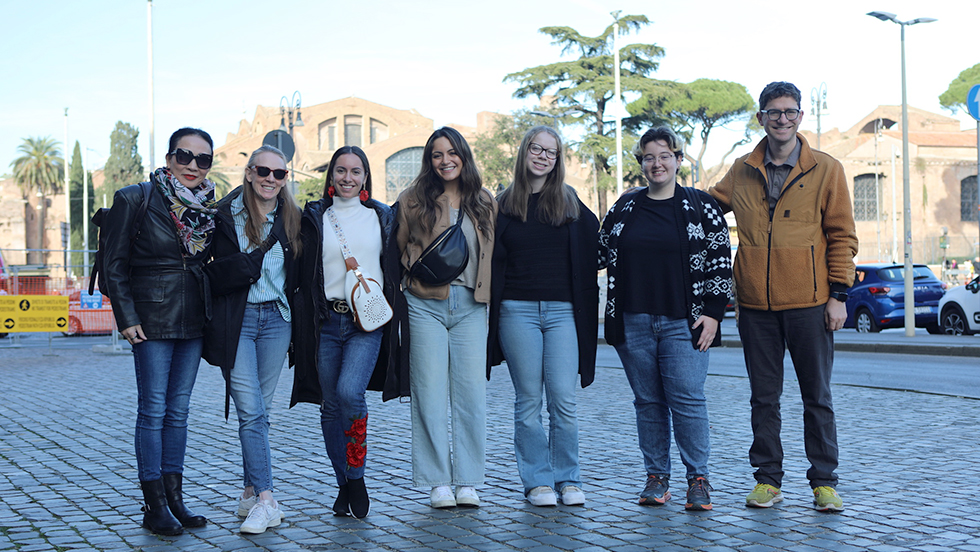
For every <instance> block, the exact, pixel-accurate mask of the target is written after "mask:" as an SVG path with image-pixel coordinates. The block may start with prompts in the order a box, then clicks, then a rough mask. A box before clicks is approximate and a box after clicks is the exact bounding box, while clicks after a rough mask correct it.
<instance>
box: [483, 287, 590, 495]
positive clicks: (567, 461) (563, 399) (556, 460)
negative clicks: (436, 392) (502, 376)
mask: <svg viewBox="0 0 980 552" xmlns="http://www.w3.org/2000/svg"><path fill="white" fill-rule="evenodd" d="M576 343H578V338H577V337H576V333H575V316H574V312H573V310H572V304H571V303H568V302H562V301H511V300H504V301H503V302H501V305H500V346H501V348H502V349H503V351H504V357H506V358H507V368H508V369H509V370H510V378H511V380H512V381H513V382H514V394H515V400H514V449H515V450H516V453H517V471H518V472H519V473H520V475H521V482H523V483H524V494H527V493H528V492H530V491H531V489H533V488H535V487H541V486H545V487H552V488H555V489H558V490H561V489H562V488H564V487H566V486H568V485H575V486H577V487H581V486H582V482H581V481H580V479H579V464H578V417H577V416H576V413H575V384H576V382H577V381H578V347H577V345H576ZM542 391H544V393H545V395H546V397H547V400H548V420H549V422H548V434H547V435H545V432H544V425H543V424H542V423H541V393H542Z"/></svg>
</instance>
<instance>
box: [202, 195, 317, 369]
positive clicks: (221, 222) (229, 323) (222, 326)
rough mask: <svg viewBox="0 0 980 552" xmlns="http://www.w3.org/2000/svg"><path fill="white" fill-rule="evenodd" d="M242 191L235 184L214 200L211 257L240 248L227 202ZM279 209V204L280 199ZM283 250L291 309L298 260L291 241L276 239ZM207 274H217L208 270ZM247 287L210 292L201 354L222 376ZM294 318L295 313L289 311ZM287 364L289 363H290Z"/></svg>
mask: <svg viewBox="0 0 980 552" xmlns="http://www.w3.org/2000/svg"><path fill="white" fill-rule="evenodd" d="M241 193H242V188H241V186H239V187H238V188H235V189H234V190H232V191H231V193H229V194H228V195H226V196H225V197H224V198H222V200H221V201H220V202H218V214H217V216H216V217H215V230H214V238H213V239H212V242H211V257H212V258H213V259H219V258H221V257H225V256H229V255H237V254H239V253H240V252H241V249H240V248H239V246H238V235H237V234H236V233H235V220H234V218H232V215H231V202H232V201H233V200H234V199H235V198H236V197H238V196H239V195H240V194H241ZM279 208H280V209H283V208H284V207H283V205H282V204H281V203H280V205H279ZM280 245H281V246H282V253H283V258H284V259H283V264H284V266H285V268H286V289H285V291H286V300H287V301H288V302H289V305H290V309H291V311H292V310H294V309H295V301H294V297H295V293H296V287H297V283H298V281H299V278H298V276H299V274H298V268H299V267H298V262H297V259H296V257H295V256H294V255H293V245H292V244H290V243H289V242H288V241H286V240H285V239H283V240H280ZM209 277H211V278H215V277H220V275H217V274H213V273H210V274H209ZM248 290H249V287H248V286H246V287H243V288H240V289H239V290H236V291H233V292H231V293H226V294H224V295H213V296H212V307H211V320H209V321H208V323H207V325H206V326H205V330H204V354H203V357H204V359H205V360H207V361H208V363H210V364H212V365H214V366H218V367H220V368H221V371H222V373H223V374H224V376H225V380H226V381H227V380H228V377H229V375H230V373H231V370H232V368H234V367H235V357H236V355H237V353H238V338H239V337H240V336H241V333H242V321H243V320H244V318H245V305H246V303H247V302H248ZM293 317H294V319H295V314H293ZM290 364H291V363H290Z"/></svg>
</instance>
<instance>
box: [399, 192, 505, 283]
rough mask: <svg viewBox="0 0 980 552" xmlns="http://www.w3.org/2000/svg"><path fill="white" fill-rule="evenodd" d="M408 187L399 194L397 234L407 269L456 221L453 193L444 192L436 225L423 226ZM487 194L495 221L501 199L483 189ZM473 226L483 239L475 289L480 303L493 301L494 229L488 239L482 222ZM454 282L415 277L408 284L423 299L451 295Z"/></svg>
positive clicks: (474, 222) (439, 199) (479, 253)
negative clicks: (425, 228)
mask: <svg viewBox="0 0 980 552" xmlns="http://www.w3.org/2000/svg"><path fill="white" fill-rule="evenodd" d="M407 193H408V190H405V191H403V192H402V193H401V194H399V195H398V209H397V210H398V232H397V234H396V240H397V242H398V250H399V251H400V252H401V263H402V267H404V269H405V270H406V271H407V270H409V269H410V268H411V266H412V264H414V263H415V261H416V260H417V259H418V258H419V256H420V255H421V254H422V251H424V250H425V248H426V247H428V246H429V244H430V243H432V240H434V239H436V237H437V236H439V234H441V233H442V232H443V231H445V230H446V229H447V228H449V227H450V226H452V224H453V221H451V220H450V213H451V212H452V209H451V207H450V205H449V196H447V195H446V194H442V195H441V196H439V197H438V198H436V201H437V203H438V204H439V207H440V209H439V213H438V215H437V217H436V224H435V227H433V228H432V229H430V231H429V232H427V233H426V232H425V231H423V230H422V227H421V225H420V224H419V221H420V217H419V216H418V207H417V206H415V205H410V203H411V200H408V199H407ZM480 193H481V194H483V196H484V198H486V199H487V200H489V201H490V204H491V205H492V206H493V214H492V215H491V218H490V220H491V224H493V222H492V221H494V220H496V218H497V202H496V201H495V200H494V199H493V196H492V195H490V192H488V191H487V190H485V189H484V190H480ZM473 226H475V227H476V229H477V239H478V241H479V245H480V247H479V251H477V259H478V260H479V263H478V265H477V272H476V288H475V289H474V290H473V298H474V299H475V300H476V301H477V302H479V303H489V302H490V272H491V270H490V268H491V267H490V260H491V257H492V256H493V228H491V229H490V238H489V239H487V237H486V236H484V235H483V227H481V226H480V225H479V223H478V222H477V221H475V220H474V221H473ZM450 285H451V284H446V285H442V286H427V285H425V284H423V283H422V282H420V281H418V280H415V279H413V280H412V281H411V282H410V283H409V286H408V289H407V291H409V292H411V293H412V294H413V295H415V296H416V297H419V298H422V299H447V298H448V297H449V286H450Z"/></svg>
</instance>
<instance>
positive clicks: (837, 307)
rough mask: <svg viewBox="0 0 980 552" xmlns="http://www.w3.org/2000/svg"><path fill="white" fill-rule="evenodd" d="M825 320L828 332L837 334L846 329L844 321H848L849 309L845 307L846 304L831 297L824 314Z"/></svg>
mask: <svg viewBox="0 0 980 552" xmlns="http://www.w3.org/2000/svg"><path fill="white" fill-rule="evenodd" d="M823 320H824V324H826V326H827V330H828V331H831V332H836V331H837V330H839V329H841V328H843V327H844V321H845V320H847V307H845V306H844V303H842V302H840V301H838V300H837V299H834V298H833V297H831V298H830V299H828V300H827V307H826V309H824V312H823Z"/></svg>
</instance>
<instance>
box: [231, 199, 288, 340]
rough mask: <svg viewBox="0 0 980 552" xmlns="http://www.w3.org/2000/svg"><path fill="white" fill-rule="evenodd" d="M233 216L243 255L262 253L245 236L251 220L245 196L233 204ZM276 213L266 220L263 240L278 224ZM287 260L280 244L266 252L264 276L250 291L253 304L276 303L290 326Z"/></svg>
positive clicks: (249, 299)
mask: <svg viewBox="0 0 980 552" xmlns="http://www.w3.org/2000/svg"><path fill="white" fill-rule="evenodd" d="M231 214H232V217H233V218H234V219H235V234H236V235H237V236H238V247H239V249H240V250H241V251H243V252H245V253H249V252H251V251H253V250H255V249H258V248H257V247H256V246H255V245H253V244H251V243H249V241H248V236H246V235H245V222H246V221H247V220H248V213H246V212H245V202H244V200H243V199H242V195H239V196H238V197H236V198H235V199H233V200H232V202H231ZM275 215H276V212H275V211H272V212H270V213H268V214H267V215H266V216H265V223H264V224H262V239H263V240H264V239H265V238H267V237H268V236H269V232H271V231H272V224H273V223H274V222H275ZM285 261H286V259H285V257H284V256H283V253H282V245H280V244H279V242H278V241H277V242H276V243H275V245H273V246H272V248H271V249H269V250H268V251H266V253H265V256H264V257H262V273H261V276H259V279H258V281H257V282H255V283H254V284H252V286H251V287H250V288H249V290H248V302H249V303H265V302H267V301H275V302H276V305H277V306H278V307H279V313H280V314H281V315H282V319H283V320H285V321H286V322H290V321H291V318H290V315H289V303H288V302H287V301H286V262H285Z"/></svg>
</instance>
